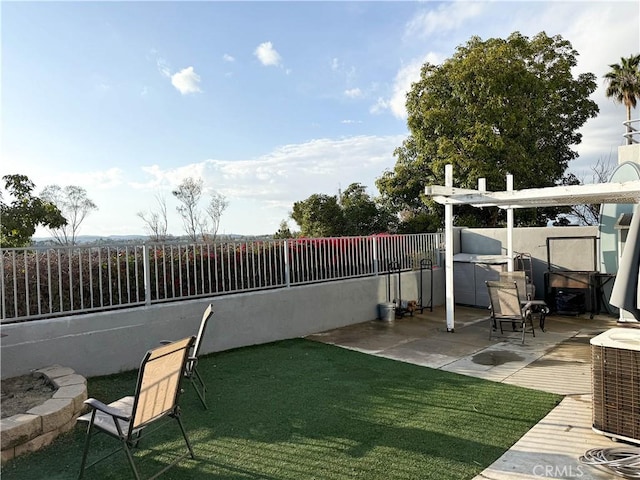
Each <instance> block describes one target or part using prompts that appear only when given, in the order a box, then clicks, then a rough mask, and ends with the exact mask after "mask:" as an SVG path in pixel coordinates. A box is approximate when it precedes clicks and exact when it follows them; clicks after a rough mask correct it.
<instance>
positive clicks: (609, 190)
mask: <svg viewBox="0 0 640 480" xmlns="http://www.w3.org/2000/svg"><path fill="white" fill-rule="evenodd" d="M425 194H426V195H427V196H431V197H433V199H434V200H435V201H436V202H437V203H440V204H442V205H473V206H474V207H499V208H503V209H507V208H535V207H557V206H564V205H582V204H589V203H638V202H639V201H640V180H634V181H630V182H620V183H596V184H591V185H569V186H561V187H547V188H529V189H525V190H513V191H504V192H482V191H480V190H468V189H460V188H453V187H446V186H445V187H442V186H439V185H431V186H428V187H426V188H425Z"/></svg>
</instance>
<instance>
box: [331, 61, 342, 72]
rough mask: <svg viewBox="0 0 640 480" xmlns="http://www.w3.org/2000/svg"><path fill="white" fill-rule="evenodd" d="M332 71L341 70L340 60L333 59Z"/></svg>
mask: <svg viewBox="0 0 640 480" xmlns="http://www.w3.org/2000/svg"><path fill="white" fill-rule="evenodd" d="M331 70H333V71H334V72H336V71H338V70H340V60H338V59H337V58H332V59H331Z"/></svg>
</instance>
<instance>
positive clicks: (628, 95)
mask: <svg viewBox="0 0 640 480" xmlns="http://www.w3.org/2000/svg"><path fill="white" fill-rule="evenodd" d="M609 68H611V70H610V71H609V72H607V74H606V75H605V76H604V78H605V80H606V81H607V83H608V85H607V91H606V95H607V97H609V98H613V99H614V100H615V101H616V102H618V103H622V104H623V105H624V106H625V107H626V109H627V122H628V121H629V120H631V109H632V108H636V105H637V103H638V99H640V55H631V56H629V57H628V58H621V59H620V63H614V64H612V65H609ZM630 132H631V125H627V133H630ZM627 143H628V144H631V143H632V139H631V136H630V135H628V136H627Z"/></svg>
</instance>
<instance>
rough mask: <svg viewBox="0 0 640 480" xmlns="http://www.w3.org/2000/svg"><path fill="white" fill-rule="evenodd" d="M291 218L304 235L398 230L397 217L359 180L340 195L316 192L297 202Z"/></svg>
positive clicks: (342, 234)
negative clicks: (370, 194)
mask: <svg viewBox="0 0 640 480" xmlns="http://www.w3.org/2000/svg"><path fill="white" fill-rule="evenodd" d="M291 218H292V219H293V220H295V221H296V223H297V224H298V225H299V226H300V234H301V235H302V236H305V237H337V236H345V235H370V234H373V233H380V232H388V231H395V229H396V223H397V222H396V217H395V216H394V215H393V214H392V213H391V212H390V211H389V210H388V209H387V208H386V207H384V206H382V205H381V204H379V203H378V202H376V200H375V199H373V198H372V197H371V196H369V195H368V194H367V191H366V187H365V186H364V185H362V184H360V183H352V184H351V185H349V186H348V187H347V188H346V189H345V190H344V192H342V193H341V194H340V195H339V196H335V195H333V196H332V195H323V194H317V193H314V194H313V195H311V196H310V197H309V198H307V199H306V200H302V201H299V202H295V203H294V204H293V212H292V213H291ZM280 229H281V230H282V229H283V225H282V224H281V225H280ZM287 231H288V227H287Z"/></svg>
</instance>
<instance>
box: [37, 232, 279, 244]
mask: <svg viewBox="0 0 640 480" xmlns="http://www.w3.org/2000/svg"><path fill="white" fill-rule="evenodd" d="M271 238H272V236H271V235H238V234H233V233H232V234H225V235H218V237H217V239H216V241H218V242H241V241H254V240H269V239H271ZM148 240H149V237H148V236H147V235H105V236H100V235H79V236H78V237H76V242H77V244H78V245H86V244H108V243H136V244H141V243H144V242H146V241H148ZM167 241H169V242H188V239H187V238H186V237H169V239H168V240H167ZM33 243H34V244H35V245H51V244H55V240H54V238H53V237H33Z"/></svg>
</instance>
